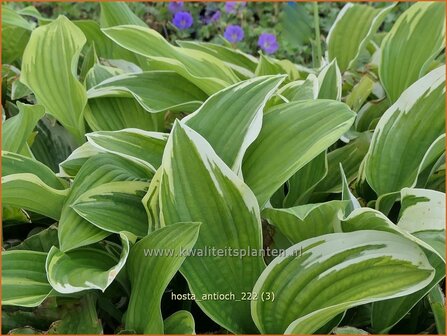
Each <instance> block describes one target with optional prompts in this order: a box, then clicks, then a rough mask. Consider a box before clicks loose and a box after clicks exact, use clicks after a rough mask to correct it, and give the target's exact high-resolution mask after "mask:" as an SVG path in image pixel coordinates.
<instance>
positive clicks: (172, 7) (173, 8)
mask: <svg viewBox="0 0 447 336" xmlns="http://www.w3.org/2000/svg"><path fill="white" fill-rule="evenodd" d="M182 9H183V1H173V2H170V3H169V5H168V10H169V11H170V12H171V13H174V14H175V13H177V12H180V11H181V10H182Z"/></svg>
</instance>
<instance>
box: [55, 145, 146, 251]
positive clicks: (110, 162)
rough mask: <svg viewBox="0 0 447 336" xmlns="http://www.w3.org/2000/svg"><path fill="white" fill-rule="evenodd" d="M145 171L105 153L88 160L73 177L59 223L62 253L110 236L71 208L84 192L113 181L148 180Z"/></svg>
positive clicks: (130, 162) (140, 167) (128, 161)
mask: <svg viewBox="0 0 447 336" xmlns="http://www.w3.org/2000/svg"><path fill="white" fill-rule="evenodd" d="M149 179H150V175H148V171H147V169H145V168H143V167H142V166H140V165H136V164H135V163H134V162H132V161H130V160H127V159H125V158H122V157H120V156H117V155H114V154H110V153H104V154H98V155H96V156H93V157H91V158H90V159H89V160H88V161H87V162H86V163H85V164H84V165H83V166H82V168H81V169H80V171H79V173H78V174H77V175H76V177H75V179H74V181H73V184H72V187H71V190H70V193H69V195H68V197H67V201H66V203H65V205H64V208H63V210H62V214H61V218H60V221H59V243H60V248H61V250H62V251H63V252H66V251H69V250H72V249H74V248H77V247H81V246H85V245H89V244H93V243H95V242H98V241H100V240H102V239H103V238H105V237H107V236H108V235H110V232H107V231H104V230H102V229H100V228H98V227H97V226H95V225H93V224H91V223H90V222H88V221H86V220H85V219H83V218H82V217H81V216H79V215H78V214H77V213H76V211H75V210H73V208H71V205H72V204H73V202H75V201H76V200H77V199H78V198H79V197H80V196H81V195H82V194H84V193H85V192H86V191H88V190H91V189H93V188H95V187H97V186H100V185H102V184H104V183H110V182H115V181H148V180H149Z"/></svg>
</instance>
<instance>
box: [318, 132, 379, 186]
mask: <svg viewBox="0 0 447 336" xmlns="http://www.w3.org/2000/svg"><path fill="white" fill-rule="evenodd" d="M370 141H371V134H369V133H363V134H361V135H360V136H359V137H358V138H357V139H355V140H354V141H352V142H350V143H348V144H347V145H346V146H343V147H340V148H337V149H335V150H333V151H331V152H330V153H329V154H328V155H327V160H328V168H327V175H326V177H325V178H324V179H323V180H322V181H321V182H320V183H319V184H318V185H317V187H316V188H315V192H321V193H339V192H341V190H342V183H341V182H342V179H341V175H340V169H339V165H340V164H342V165H343V169H344V171H345V174H346V178H347V182H348V183H351V182H353V181H354V180H355V179H356V178H357V174H358V170H359V167H360V163H361V162H362V160H363V158H364V157H365V155H366V153H367V152H368V148H369V143H370Z"/></svg>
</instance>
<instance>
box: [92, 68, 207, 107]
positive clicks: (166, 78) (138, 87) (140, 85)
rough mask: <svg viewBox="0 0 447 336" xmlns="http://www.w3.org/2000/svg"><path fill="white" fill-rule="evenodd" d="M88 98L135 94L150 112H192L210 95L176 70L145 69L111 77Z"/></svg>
mask: <svg viewBox="0 0 447 336" xmlns="http://www.w3.org/2000/svg"><path fill="white" fill-rule="evenodd" d="M87 96H88V98H89V99H92V98H100V97H133V98H135V99H136V100H137V101H138V103H139V104H140V105H141V106H142V107H143V108H144V109H145V110H146V111H148V112H151V113H157V112H162V111H166V110H171V111H179V112H193V111H194V110H196V109H197V108H198V107H199V106H200V105H201V103H202V102H203V101H204V100H205V99H206V98H207V95H206V94H205V93H204V92H203V91H202V90H200V89H199V88H198V87H197V86H195V85H194V84H192V83H191V82H189V81H188V80H186V79H185V78H184V77H182V76H180V75H178V74H177V73H175V72H173V71H146V72H142V73H132V74H123V75H119V76H115V77H111V78H109V79H106V80H104V81H102V82H100V83H99V84H98V85H96V86H94V87H92V88H91V89H90V90H88V92H87Z"/></svg>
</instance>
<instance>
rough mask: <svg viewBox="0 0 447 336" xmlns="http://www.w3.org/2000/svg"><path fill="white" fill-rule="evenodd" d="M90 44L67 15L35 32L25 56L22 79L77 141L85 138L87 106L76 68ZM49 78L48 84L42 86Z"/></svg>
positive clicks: (39, 101) (38, 100)
mask: <svg viewBox="0 0 447 336" xmlns="http://www.w3.org/2000/svg"><path fill="white" fill-rule="evenodd" d="M85 42H86V39H85V36H84V34H83V33H82V31H81V30H80V29H79V28H78V27H76V25H74V24H73V23H71V22H70V21H69V20H68V19H67V18H66V17H65V16H59V18H58V19H57V20H54V21H53V22H51V23H49V24H47V25H44V26H40V27H39V28H37V29H35V30H34V31H33V32H32V34H31V38H30V40H29V42H28V44H27V46H26V49H25V52H24V54H23V62H22V76H21V78H20V80H21V81H22V83H24V84H25V85H27V86H28V87H29V88H30V89H31V90H32V91H33V92H34V94H35V95H36V98H37V102H38V103H39V104H41V105H43V106H44V107H45V110H46V112H48V113H49V114H51V115H53V116H54V117H55V118H56V119H57V120H58V121H59V122H60V123H61V124H62V125H63V126H64V127H65V128H67V130H69V131H70V132H71V133H72V134H73V135H74V136H75V137H76V139H77V140H78V141H79V142H80V143H82V142H83V135H84V120H83V110H84V107H85V104H86V103H87V94H86V91H85V88H84V86H83V85H82V84H81V83H80V82H79V81H78V79H77V75H76V65H77V63H78V58H79V54H80V52H81V49H82V47H83V46H84V44H85ZM42 78H45V82H46V84H45V85H42Z"/></svg>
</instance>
